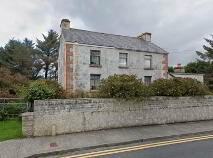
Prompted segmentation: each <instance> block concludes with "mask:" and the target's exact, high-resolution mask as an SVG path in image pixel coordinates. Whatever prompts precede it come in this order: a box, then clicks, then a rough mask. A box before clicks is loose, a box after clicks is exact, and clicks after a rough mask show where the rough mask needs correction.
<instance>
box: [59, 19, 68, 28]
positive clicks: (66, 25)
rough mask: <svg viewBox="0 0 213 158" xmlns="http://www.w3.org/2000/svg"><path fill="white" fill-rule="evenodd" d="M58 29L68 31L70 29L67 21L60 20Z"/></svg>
mask: <svg viewBox="0 0 213 158" xmlns="http://www.w3.org/2000/svg"><path fill="white" fill-rule="evenodd" d="M60 27H61V29H69V28H70V21H69V19H62V20H61V25H60Z"/></svg>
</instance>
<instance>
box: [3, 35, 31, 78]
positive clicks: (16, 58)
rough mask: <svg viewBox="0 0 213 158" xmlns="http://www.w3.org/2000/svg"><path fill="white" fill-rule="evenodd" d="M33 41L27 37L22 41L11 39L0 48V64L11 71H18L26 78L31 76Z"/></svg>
mask: <svg viewBox="0 0 213 158" xmlns="http://www.w3.org/2000/svg"><path fill="white" fill-rule="evenodd" d="M33 45H34V44H33V42H32V41H31V40H28V39H27V38H26V39H25V40H24V41H23V42H22V41H19V40H15V39H11V40H9V42H8V43H7V44H6V45H5V47H4V48H3V47H2V48H1V49H0V58H1V60H0V65H1V66H3V67H6V68H9V69H10V70H11V72H13V73H20V74H22V75H24V76H26V77H28V78H31V77H32V76H31V75H32V67H33V62H32V54H33V52H34V48H33Z"/></svg>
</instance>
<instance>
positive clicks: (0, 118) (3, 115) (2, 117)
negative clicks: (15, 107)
mask: <svg viewBox="0 0 213 158" xmlns="http://www.w3.org/2000/svg"><path fill="white" fill-rule="evenodd" d="M6 119H7V112H5V111H3V110H0V121H4V120H6Z"/></svg>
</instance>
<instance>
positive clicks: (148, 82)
mask: <svg viewBox="0 0 213 158" xmlns="http://www.w3.org/2000/svg"><path fill="white" fill-rule="evenodd" d="M151 82H152V76H144V83H145V84H150V83H151Z"/></svg>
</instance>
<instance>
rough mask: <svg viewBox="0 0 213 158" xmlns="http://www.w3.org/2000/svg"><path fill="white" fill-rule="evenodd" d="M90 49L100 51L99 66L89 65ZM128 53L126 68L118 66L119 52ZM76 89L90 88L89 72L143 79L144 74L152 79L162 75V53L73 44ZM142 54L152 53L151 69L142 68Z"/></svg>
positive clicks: (105, 76)
mask: <svg viewBox="0 0 213 158" xmlns="http://www.w3.org/2000/svg"><path fill="white" fill-rule="evenodd" d="M90 50H100V51H101V66H102V67H101V68H96V67H90V66H89V64H90ZM120 52H121V53H128V69H121V68H119V53H120ZM75 54H76V56H75V60H76V74H74V75H76V83H75V84H76V89H78V90H86V91H88V90H90V74H101V78H107V77H108V76H109V75H114V74H128V75H131V74H133V75H136V76H138V78H139V79H142V80H144V76H152V80H156V79H159V78H161V77H163V73H164V64H163V61H164V57H163V54H157V53H147V52H134V51H127V50H118V49H115V48H106V47H93V46H86V45H75ZM144 55H152V68H153V70H144Z"/></svg>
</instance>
